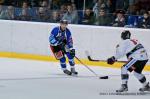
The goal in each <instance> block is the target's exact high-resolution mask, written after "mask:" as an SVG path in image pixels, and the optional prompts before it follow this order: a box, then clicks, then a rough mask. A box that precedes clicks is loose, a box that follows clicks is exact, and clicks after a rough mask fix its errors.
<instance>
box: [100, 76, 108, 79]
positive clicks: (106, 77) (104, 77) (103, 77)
mask: <svg viewBox="0 0 150 99" xmlns="http://www.w3.org/2000/svg"><path fill="white" fill-rule="evenodd" d="M99 79H108V76H102V77H99Z"/></svg>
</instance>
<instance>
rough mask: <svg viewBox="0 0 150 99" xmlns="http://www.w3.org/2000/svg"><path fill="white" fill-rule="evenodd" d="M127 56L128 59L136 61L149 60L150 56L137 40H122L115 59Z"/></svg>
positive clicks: (117, 47)
mask: <svg viewBox="0 0 150 99" xmlns="http://www.w3.org/2000/svg"><path fill="white" fill-rule="evenodd" d="M125 55H126V56H127V58H128V59H131V58H133V59H136V60H147V59H148V54H147V52H146V50H145V48H144V47H143V45H142V44H140V43H139V42H138V40H135V39H126V40H122V42H120V43H119V44H118V45H117V46H116V54H115V59H116V60H117V59H119V58H121V57H123V56H125Z"/></svg>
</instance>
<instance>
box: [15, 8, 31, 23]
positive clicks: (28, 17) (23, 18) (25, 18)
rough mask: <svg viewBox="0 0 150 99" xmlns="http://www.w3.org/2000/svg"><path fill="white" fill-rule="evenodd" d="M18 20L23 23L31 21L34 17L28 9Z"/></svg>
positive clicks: (24, 10)
mask: <svg viewBox="0 0 150 99" xmlns="http://www.w3.org/2000/svg"><path fill="white" fill-rule="evenodd" d="M17 19H18V20H21V21H31V20H32V17H31V16H30V14H29V13H28V11H27V9H23V10H22V12H21V15H19V16H18V17H17Z"/></svg>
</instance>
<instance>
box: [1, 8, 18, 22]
mask: <svg viewBox="0 0 150 99" xmlns="http://www.w3.org/2000/svg"><path fill="white" fill-rule="evenodd" d="M0 19H6V20H13V19H15V10H14V7H13V6H8V7H7V9H6V10H3V11H2V12H1V14H0Z"/></svg>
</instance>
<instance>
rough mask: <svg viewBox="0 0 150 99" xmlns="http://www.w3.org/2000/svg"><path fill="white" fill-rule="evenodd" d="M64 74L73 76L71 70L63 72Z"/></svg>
mask: <svg viewBox="0 0 150 99" xmlns="http://www.w3.org/2000/svg"><path fill="white" fill-rule="evenodd" d="M63 72H64V73H65V74H67V75H71V74H72V73H71V72H70V71H69V70H67V69H66V70H63Z"/></svg>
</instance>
